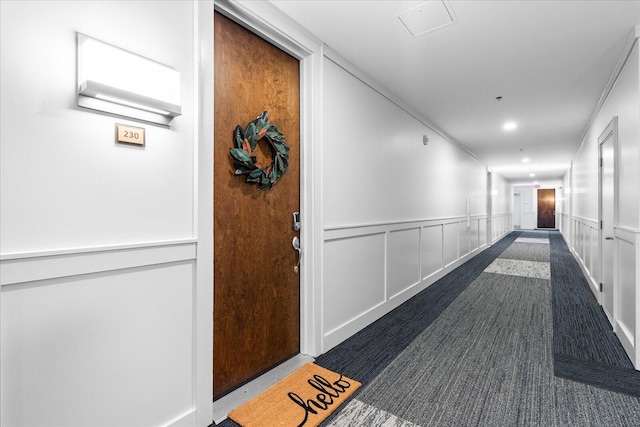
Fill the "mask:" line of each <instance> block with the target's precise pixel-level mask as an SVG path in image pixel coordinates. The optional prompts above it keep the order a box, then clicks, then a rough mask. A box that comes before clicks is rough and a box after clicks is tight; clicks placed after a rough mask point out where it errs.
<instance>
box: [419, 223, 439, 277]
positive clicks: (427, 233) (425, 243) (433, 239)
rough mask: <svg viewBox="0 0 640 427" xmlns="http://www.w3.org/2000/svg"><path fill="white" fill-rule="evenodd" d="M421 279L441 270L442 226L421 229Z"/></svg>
mask: <svg viewBox="0 0 640 427" xmlns="http://www.w3.org/2000/svg"><path fill="white" fill-rule="evenodd" d="M420 243H421V246H422V279H423V280H424V279H427V278H428V277H429V276H431V275H432V274H435V273H437V272H438V271H440V270H442V267H443V266H444V264H443V261H442V225H440V224H439V225H432V226H429V227H423V228H422V238H421V242H420Z"/></svg>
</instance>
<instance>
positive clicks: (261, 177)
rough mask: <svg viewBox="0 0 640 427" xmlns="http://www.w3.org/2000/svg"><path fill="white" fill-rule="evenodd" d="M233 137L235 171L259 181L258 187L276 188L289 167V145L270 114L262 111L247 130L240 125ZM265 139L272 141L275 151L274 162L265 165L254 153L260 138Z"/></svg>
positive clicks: (248, 179) (273, 150) (253, 180)
mask: <svg viewBox="0 0 640 427" xmlns="http://www.w3.org/2000/svg"><path fill="white" fill-rule="evenodd" d="M233 137H234V139H235V142H236V148H232V149H231V150H230V152H229V154H231V157H233V167H234V168H236V171H235V174H236V175H246V181H247V182H249V183H257V184H258V190H264V189H265V188H269V189H273V187H274V185H276V182H277V181H278V179H280V178H281V177H282V175H284V174H285V172H286V171H287V168H288V167H289V147H288V146H287V144H286V143H285V142H284V135H283V134H282V133H280V132H279V131H278V127H277V126H276V125H272V124H270V123H269V113H267V112H266V111H263V112H262V114H260V115H259V116H258V117H257V118H256V119H255V120H253V121H251V122H250V123H249V124H248V125H247V127H246V129H244V130H242V127H241V126H240V125H238V126H236V129H235V131H234V132H233ZM263 138H264V139H265V140H266V141H267V142H268V143H269V147H271V153H272V154H273V163H271V164H270V165H269V166H266V167H265V166H264V165H262V164H261V163H258V162H257V161H256V157H255V156H254V155H253V152H254V151H255V149H256V146H257V145H258V141H260V140H261V139H263Z"/></svg>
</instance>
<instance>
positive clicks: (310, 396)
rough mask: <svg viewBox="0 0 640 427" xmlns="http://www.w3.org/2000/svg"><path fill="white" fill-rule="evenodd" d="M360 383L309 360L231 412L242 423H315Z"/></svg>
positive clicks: (287, 426)
mask: <svg viewBox="0 0 640 427" xmlns="http://www.w3.org/2000/svg"><path fill="white" fill-rule="evenodd" d="M359 387H360V383H359V382H357V381H354V380H352V379H350V378H347V377H345V376H342V375H340V374H337V373H335V372H333V371H330V370H328V369H325V368H323V367H321V366H318V365H316V364H313V363H307V364H305V365H304V366H302V367H301V368H300V369H298V370H297V371H295V372H294V373H292V374H291V375H289V376H287V377H285V378H283V379H282V380H281V381H279V382H278V383H276V384H274V385H273V386H271V387H270V388H268V389H267V390H265V391H264V392H262V393H260V394H259V395H257V396H256V397H254V398H253V399H251V400H249V401H248V402H247V403H245V404H244V405H242V406H240V407H238V408H236V409H234V410H233V411H231V412H230V413H229V415H228V417H229V418H231V419H232V420H233V421H235V422H236V423H238V424H240V425H241V426H242V427H302V426H304V427H315V426H317V425H318V424H320V423H321V422H322V421H323V420H324V419H325V418H327V416H328V415H329V414H330V413H332V412H333V411H334V410H335V409H336V408H338V407H339V406H340V405H341V404H342V403H343V402H344V401H345V400H346V399H347V398H348V397H349V396H351V395H352V394H353V392H354V391H356V390H357V389H358V388H359Z"/></svg>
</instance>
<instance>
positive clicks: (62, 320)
mask: <svg viewBox="0 0 640 427" xmlns="http://www.w3.org/2000/svg"><path fill="white" fill-rule="evenodd" d="M193 269H194V265H193V262H192V261H183V262H178V263H171V264H164V265H157V266H149V267H139V268H133V269H124V270H115V271H110V272H103V273H95V274H87V275H81V276H74V277H72V278H58V279H49V280H43V281H39V282H30V283H23V284H14V285H6V286H2V288H1V291H2V300H1V301H2V311H1V313H2V319H1V327H2V341H3V342H2V359H1V363H2V380H1V381H2V425H6V426H27V425H32V426H33V425H38V426H44V425H64V426H82V427H85V426H89V425H114V426H115V425H119V426H125V425H137V426H144V425H149V426H151V425H162V424H165V423H166V422H167V421H168V420H171V419H175V418H176V417H177V416H178V415H180V414H185V413H186V412H188V411H189V410H190V409H191V408H192V407H193V402H192V393H193V383H192V370H193V360H194V355H193V307H192V305H193V281H194V279H193ZM69 402H74V403H73V404H70V403H69Z"/></svg>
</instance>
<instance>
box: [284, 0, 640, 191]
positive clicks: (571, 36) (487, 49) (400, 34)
mask: <svg viewBox="0 0 640 427" xmlns="http://www.w3.org/2000/svg"><path fill="white" fill-rule="evenodd" d="M438 1H440V0H438ZM272 3H274V4H275V5H276V6H277V7H278V8H280V9H281V10H283V11H284V12H285V13H286V14H288V15H289V16H291V17H292V18H293V19H294V20H296V21H297V22H299V23H300V24H301V25H302V26H303V27H305V28H306V29H308V30H309V31H310V32H311V33H313V34H314V35H315V36H316V37H317V38H319V39H320V40H322V41H323V42H324V43H326V44H327V45H328V46H329V47H330V48H331V49H332V50H334V51H336V52H337V53H338V54H340V55H341V56H343V57H344V58H346V59H347V60H348V61H350V62H351V63H353V64H354V65H355V66H357V67H358V68H360V69H361V70H362V71H364V72H365V73H366V74H368V75H370V76H371V77H372V78H373V79H374V80H376V81H377V82H378V83H380V84H382V85H383V86H384V87H386V88H387V89H388V90H390V91H391V92H392V93H394V94H395V95H396V96H398V97H399V98H401V99H402V100H403V101H404V102H406V103H407V104H409V105H411V106H412V107H414V108H415V109H416V110H417V111H418V112H420V113H421V114H422V115H423V116H425V117H426V118H427V119H429V120H430V121H431V122H432V123H434V125H435V126H437V127H438V128H440V129H441V130H443V131H444V132H445V133H446V134H448V135H450V136H451V137H452V138H453V139H454V140H456V141H457V142H459V143H461V144H463V145H465V146H466V147H468V148H469V150H471V151H472V152H473V153H475V154H476V155H477V156H478V157H479V158H480V159H481V160H482V161H483V162H484V163H486V164H487V165H488V166H489V167H490V168H492V169H494V170H496V171H497V172H499V173H500V174H501V175H502V176H504V177H505V178H507V179H510V180H512V181H514V182H532V181H533V180H534V179H535V180H539V181H541V182H542V181H547V180H557V179H559V178H561V177H562V175H564V173H565V172H566V170H567V169H568V167H569V165H570V162H571V161H572V160H573V158H574V157H575V154H576V152H577V149H578V147H579V145H580V142H581V141H580V138H581V135H582V133H583V131H584V130H585V127H586V126H587V124H588V122H589V118H590V116H591V114H592V112H593V110H594V108H595V107H596V104H597V103H598V100H599V99H600V96H601V95H602V92H603V90H604V88H605V86H606V84H607V82H608V80H609V78H610V76H611V74H612V72H613V70H614V68H615V65H616V63H617V61H618V60H619V58H620V56H621V55H622V51H623V48H624V45H625V43H626V41H627V39H628V37H629V35H630V33H631V31H632V29H633V27H634V26H635V25H638V24H640V1H638V0H626V1H581V0H573V1H534V0H529V1H514V0H509V1H481V0H476V1H457V0H453V1H449V2H447V4H448V5H449V6H451V8H452V9H453V12H454V14H455V17H456V18H457V22H456V23H454V24H452V25H449V26H446V27H443V28H441V29H438V30H435V31H432V32H429V33H426V34H423V35H420V36H417V37H412V36H411V34H410V33H409V32H408V31H407V29H406V28H405V26H404V25H403V24H402V23H401V22H400V20H399V19H398V17H397V15H399V14H401V13H403V12H405V11H407V10H409V9H411V8H413V7H416V6H418V5H424V4H425V3H428V2H425V1H424V0H422V1H403V0H396V1H383V0H373V1H363V0H361V1H350V0H349V1H337V0H324V1H316V0H298V1H296V0H273V1H272ZM424 10H425V12H426V11H427V10H428V8H425V9H424ZM498 96H502V97H503V98H502V100H501V101H496V97H498ZM509 120H512V121H516V122H517V123H518V128H517V129H516V130H514V131H511V132H505V131H504V130H503V129H502V125H503V123H504V122H506V121H509ZM524 157H527V158H530V159H531V162H530V163H528V164H523V163H522V158H524ZM530 173H535V174H536V176H535V178H530V177H529V174H530Z"/></svg>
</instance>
